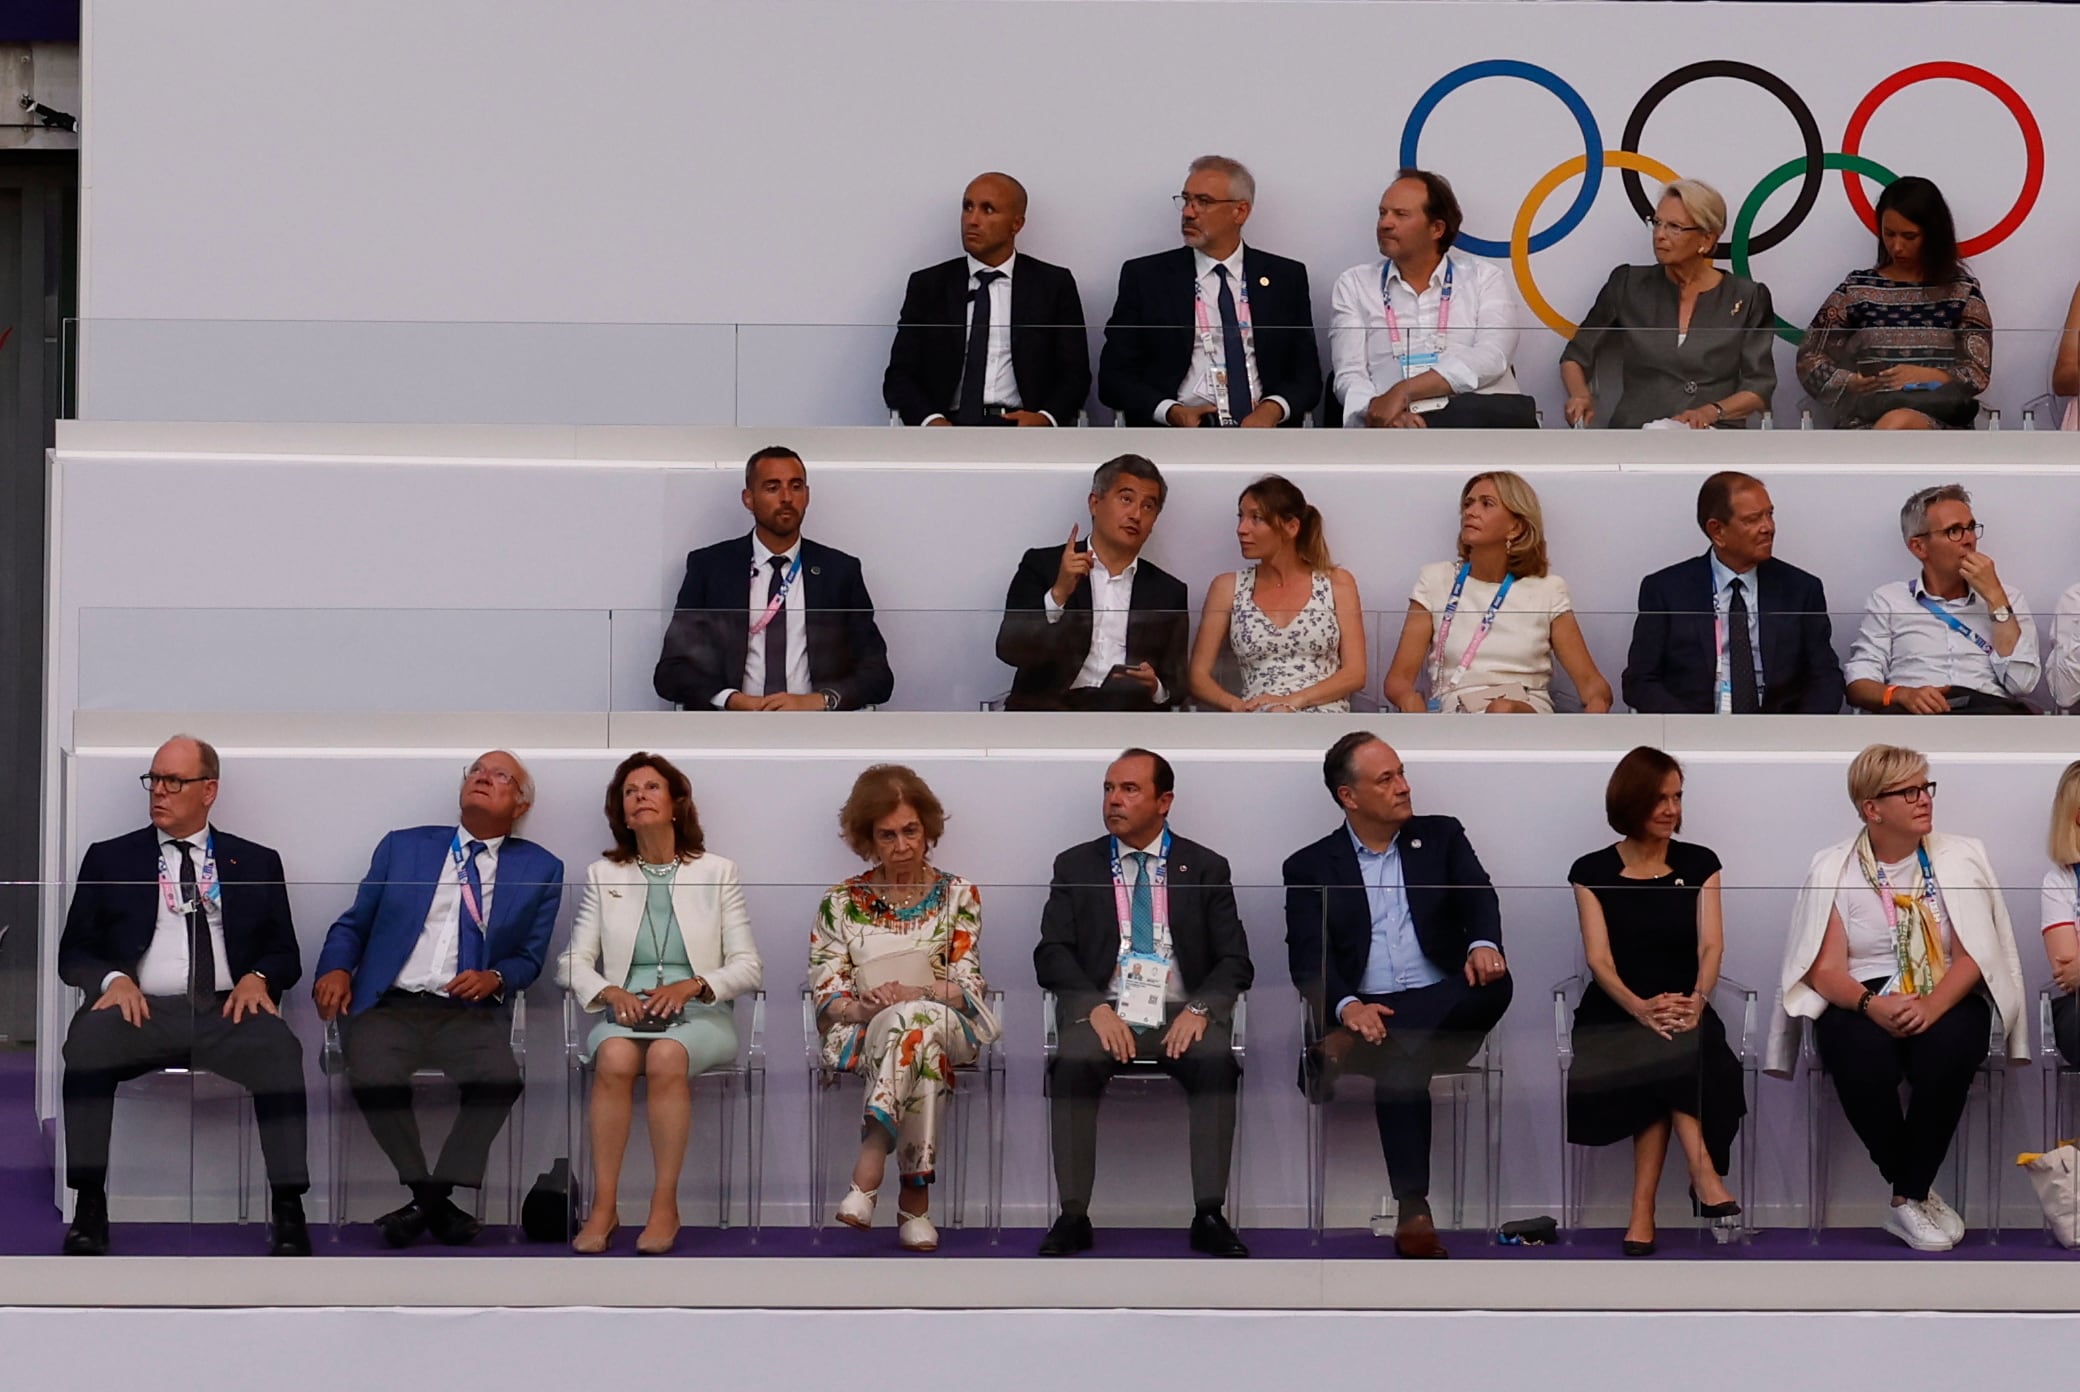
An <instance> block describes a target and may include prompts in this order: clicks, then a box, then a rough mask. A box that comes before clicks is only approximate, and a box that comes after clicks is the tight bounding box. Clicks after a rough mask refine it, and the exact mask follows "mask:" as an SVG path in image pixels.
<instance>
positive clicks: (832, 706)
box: [816, 690, 838, 711]
mask: <svg viewBox="0 0 2080 1392" xmlns="http://www.w3.org/2000/svg"><path fill="white" fill-rule="evenodd" d="M816 694H817V695H819V696H821V697H823V708H824V709H825V710H827V711H834V710H836V709H837V708H838V693H837V692H835V691H831V690H823V691H819V692H817V693H816Z"/></svg>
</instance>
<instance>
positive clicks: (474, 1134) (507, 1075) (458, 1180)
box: [343, 991, 521, 1189]
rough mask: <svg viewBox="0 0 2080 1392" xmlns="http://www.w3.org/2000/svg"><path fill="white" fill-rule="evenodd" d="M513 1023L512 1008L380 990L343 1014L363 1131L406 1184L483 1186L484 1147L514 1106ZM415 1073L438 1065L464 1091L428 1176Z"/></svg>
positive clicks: (516, 1076) (518, 1085)
mask: <svg viewBox="0 0 2080 1392" xmlns="http://www.w3.org/2000/svg"><path fill="white" fill-rule="evenodd" d="M512 1023H513V1016H512V1009H511V1007H510V1006H504V1005H497V1006H487V1005H472V1004H470V1003H469V1002H467V1001H457V1000H450V999H448V998H447V997H446V996H436V995H430V994H426V993H422V992H417V991H385V992H384V993H383V995H382V998H381V999H380V1000H378V1001H377V1002H376V1003H375V1004H374V1005H372V1006H370V1007H369V1008H368V1009H367V1010H364V1011H362V1012H361V1013H360V1014H359V1015H353V1016H349V1017H348V1019H347V1023H346V1030H345V1039H344V1041H343V1042H344V1044H345V1046H346V1054H347V1083H348V1085H349V1086H350V1087H351V1088H352V1089H353V1090H354V1101H355V1102H356V1103H357V1104H358V1105H359V1106H360V1108H361V1114H362V1116H364V1117H366V1118H368V1129H369V1132H370V1134H371V1135H373V1136H374V1137H375V1138H376V1144H377V1145H379V1146H381V1147H382V1148H383V1154H385V1155H387V1156H389V1157H390V1163H391V1164H392V1165H395V1166H396V1167H397V1177H398V1178H399V1179H400V1180H402V1181H403V1182H404V1183H405V1184H406V1185H408V1186H411V1187H414V1188H417V1187H420V1186H424V1185H427V1184H433V1185H441V1186H446V1187H448V1188H458V1187H459V1188H465V1189H475V1188H477V1187H479V1186H481V1185H482V1184H483V1183H484V1165H485V1161H486V1160H487V1159H488V1158H489V1156H490V1154H491V1143H492V1142H493V1141H494V1140H497V1139H498V1132H499V1128H500V1127H502V1126H504V1125H505V1124H506V1114H507V1113H508V1112H510V1111H512V1110H513V1104H514V1103H515V1102H517V1101H519V1100H520V1092H521V1082H520V1065H519V1064H518V1063H517V1062H515V1061H514V1058H513V1049H512V1043H511V1035H512ZM422 1068H438V1069H439V1070H440V1071H441V1072H442V1073H444V1074H446V1075H447V1077H448V1081H450V1082H452V1083H454V1084H455V1085H456V1086H457V1087H458V1088H459V1089H460V1091H461V1093H462V1103H461V1109H460V1111H459V1112H458V1113H457V1115H456V1117H455V1125H454V1128H453V1129H452V1130H450V1131H449V1132H448V1139H447V1141H446V1143H444V1144H443V1145H442V1146H441V1155H440V1161H439V1163H438V1164H436V1165H435V1166H434V1167H433V1168H432V1169H431V1170H429V1169H428V1168H427V1166H426V1151H425V1148H424V1147H423V1146H422V1145H421V1144H420V1142H419V1121H418V1118H417V1117H416V1116H414V1115H413V1113H412V1074H413V1073H415V1072H417V1071H418V1070H419V1069H422Z"/></svg>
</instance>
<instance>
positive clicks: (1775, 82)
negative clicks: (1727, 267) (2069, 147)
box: [1401, 58, 2044, 344]
mask: <svg viewBox="0 0 2080 1392" xmlns="http://www.w3.org/2000/svg"><path fill="white" fill-rule="evenodd" d="M1487 77H1514V78H1521V79H1522V80H1524V81H1526V82H1529V83H1531V84H1532V85H1533V86H1537V87H1543V88H1544V89H1545V90H1546V91H1548V92H1551V93H1552V94H1553V95H1554V96H1556V97H1558V98H1559V99H1560V102H1561V104H1562V105H1563V106H1565V107H1566V108H1567V111H1568V114H1569V115H1571V116H1572V117H1573V118H1574V123H1575V125H1576V126H1577V127H1578V128H1579V129H1580V131H1581V135H1582V153H1581V154H1579V155H1574V156H1572V157H1570V158H1568V159H1565V160H1562V161H1561V162H1560V163H1559V164H1557V165H1554V166H1553V168H1552V169H1550V170H1548V171H1547V172H1546V174H1545V175H1544V176H1543V177H1542V178H1540V179H1539V180H1538V181H1537V182H1536V183H1534V184H1533V185H1532V186H1531V190H1530V192H1529V193H1527V194H1526V195H1525V196H1524V202H1523V204H1522V206H1521V207H1519V208H1518V209H1517V217H1516V221H1515V223H1514V224H1513V225H1512V226H1511V228H1510V235H1509V240H1507V241H1497V240H1495V239H1493V238H1489V237H1477V236H1475V235H1473V234H1472V233H1470V232H1467V231H1464V230H1461V231H1460V233H1459V239H1458V245H1460V246H1463V247H1465V248H1466V249H1467V250H1468V251H1470V252H1473V253H1474V254H1475V255H1477V256H1487V257H1492V258H1494V259H1496V260H1500V259H1502V258H1504V257H1507V258H1508V259H1509V263H1510V267H1511V269H1512V270H1514V271H1515V273H1516V278H1517V287H1518V289H1519V290H1520V291H1521V292H1522V293H1523V296H1524V303H1525V304H1526V305H1527V306H1528V307H1529V308H1530V309H1531V311H1532V313H1534V314H1536V315H1537V316H1538V317H1539V319H1540V320H1541V321H1542V322H1543V323H1544V324H1545V325H1546V327H1548V328H1550V329H1552V330H1553V331H1554V332H1555V333H1558V334H1561V335H1563V336H1565V337H1573V335H1574V331H1575V327H1576V326H1575V324H1574V322H1573V321H1572V320H1570V319H1568V318H1566V317H1565V316H1564V315H1562V314H1561V313H1560V312H1559V311H1558V310H1556V309H1554V308H1553V307H1552V305H1551V304H1549V303H1547V301H1546V298H1545V296H1544V295H1542V294H1540V293H1539V289H1538V282H1537V281H1536V280H1534V279H1533V278H1532V274H1531V254H1532V253H1533V252H1536V251H1544V250H1545V249H1546V248H1547V247H1550V246H1552V245H1554V244H1555V243H1556V242H1558V241H1560V240H1561V239H1562V238H1563V237H1565V236H1567V235H1568V234H1569V233H1570V232H1572V231H1574V230H1575V228H1577V227H1579V226H1580V225H1581V223H1582V219H1584V218H1586V217H1587V216H1588V215H1589V209H1590V207H1591V205H1593V204H1594V203H1595V202H1596V196H1597V193H1598V191H1599V189H1600V187H1601V184H1602V179H1603V173H1604V170H1605V169H1607V168H1608V169H1616V170H1618V171H1619V173H1620V177H1621V178H1622V179H1623V181H1624V186H1625V197H1626V198H1627V199H1628V200H1629V201H1630V202H1631V204H1632V206H1633V208H1634V209H1635V210H1636V211H1637V212H1638V213H1639V215H1640V217H1642V218H1647V217H1651V216H1652V215H1653V212H1654V205H1653V203H1652V201H1651V200H1649V199H1648V197H1647V191H1646V189H1645V187H1644V186H1643V185H1642V184H1641V183H1640V176H1641V175H1642V174H1646V175H1651V176H1652V177H1653V178H1654V179H1656V180H1657V181H1659V182H1661V183H1664V184H1667V183H1672V182H1674V181H1675V179H1676V178H1677V177H1678V175H1677V174H1676V171H1675V170H1673V169H1671V168H1669V167H1668V166H1667V165H1665V164H1663V163H1661V162H1660V161H1659V160H1656V159H1652V158H1650V157H1649V156H1647V155H1644V154H1642V153H1640V148H1639V145H1640V136H1641V135H1642V134H1643V133H1644V132H1645V131H1646V126H1647V118H1648V117H1650V116H1652V115H1653V114H1654V110H1655V108H1656V107H1658V106H1660V105H1661V103H1662V102H1663V101H1665V100H1667V99H1668V97H1669V96H1670V95H1672V94H1673V93H1675V92H1676V91H1678V90H1679V89H1681V88H1683V87H1687V86H1689V85H1690V84H1691V83H1693V82H1701V81H1703V80H1704V79H1706V78H1708V77H1730V78H1733V79H1734V80H1736V81H1739V82H1747V83H1751V84H1753V85H1754V86H1757V87H1760V88H1761V89H1762V90H1763V91H1765V92H1767V93H1769V94H1770V95H1771V96H1773V97H1775V98H1776V99H1777V100H1778V101H1779V102H1781V103H1783V106H1784V109H1785V110H1786V111H1788V112H1790V113H1791V119H1792V120H1793V121H1794V122H1795V123H1797V126H1798V132H1799V136H1800V139H1801V141H1802V142H1803V144H1804V145H1805V152H1804V153H1803V154H1800V155H1797V156H1795V157H1793V158H1791V159H1788V160H1786V161H1785V162H1784V163H1782V164H1780V165H1778V166H1777V167H1776V168H1775V169H1772V170H1771V171H1770V172H1769V173H1767V174H1765V175H1763V176H1762V179H1761V180H1760V182H1758V183H1757V184H1756V185H1755V187H1754V188H1753V189H1752V190H1751V191H1750V192H1749V194H1748V196H1747V198H1746V199H1745V200H1743V202H1742V203H1741V205H1740V211H1739V212H1738V213H1737V214H1736V215H1735V217H1734V219H1733V225H1732V226H1731V228H1729V229H1728V230H1729V232H1730V234H1731V235H1730V236H1729V237H1728V238H1727V240H1725V241H1723V242H1721V243H1719V245H1718V246H1716V247H1714V248H1713V249H1712V255H1713V256H1714V257H1715V258H1723V259H1726V260H1728V261H1730V262H1731V263H1732V265H1733V270H1734V273H1735V274H1736V275H1741V276H1747V275H1748V274H1749V264H1750V258H1751V257H1752V256H1753V255H1754V254H1755V253H1757V252H1764V251H1768V250H1769V249H1770V248H1772V247H1774V246H1777V245H1779V244H1780V243H1782V242H1783V241H1784V240H1785V239H1786V238H1787V237H1789V236H1790V235H1791V234H1792V233H1793V232H1796V231H1797V230H1798V228H1799V226H1800V225H1801V224H1802V223H1804V222H1805V220H1806V217H1807V215H1809V214H1810V213H1811V212H1812V211H1813V205H1814V204H1815V203H1817V202H1818V201H1819V198H1820V187H1821V185H1822V183H1824V182H1825V179H1826V172H1825V171H1827V170H1836V171H1839V172H1840V173H1841V176H1842V188H1843V191H1844V192H1845V193H1846V194H1847V196H1848V199H1849V206H1850V207H1851V208H1852V209H1854V210H1855V212H1856V216H1857V217H1858V218H1859V219H1861V220H1862V222H1863V225H1864V226H1865V227H1867V228H1869V229H1870V230H1871V233H1872V235H1874V236H1875V235H1876V234H1877V230H1878V217H1877V212H1876V210H1875V209H1873V208H1872V206H1871V202H1870V198H1869V197H1868V195H1866V194H1865V192H1864V189H1863V185H1862V183H1861V182H1860V180H1861V179H1869V180H1871V181H1873V182H1874V183H1876V184H1878V185H1879V186H1881V187H1882V186H1884V185H1886V184H1889V183H1891V182H1892V181H1893V180H1894V179H1895V178H1897V177H1898V176H1897V175H1896V174H1894V173H1893V172H1892V170H1890V169H1888V168H1886V167H1885V166H1884V165H1882V164H1880V163H1878V162H1877V161H1876V160H1873V159H1870V158H1868V157H1866V156H1865V155H1864V154H1863V152H1862V146H1863V133H1864V130H1865V129H1866V128H1867V127H1868V126H1869V125H1870V121H1871V117H1872V116H1873V115H1875V114H1876V113H1877V110H1878V108H1879V107H1880V106H1882V105H1884V104H1885V102H1886V101H1888V100H1890V99H1891V98H1892V97H1893V96H1894V95H1895V94H1896V93H1898V92H1900V91H1901V90H1903V89H1904V88H1907V87H1911V86H1913V85H1914V84H1915V83H1918V82H1933V81H1936V80H1939V79H1950V80H1953V81H1957V82H1965V83H1969V84H1971V85H1972V86H1974V87H1977V88H1979V89H1981V90H1982V91H1984V92H1986V93H1988V94H1989V95H1991V96H1992V97H1993V98H1994V99H1995V100H1996V101H1998V102H2000V104H2001V105H2002V106H2004V107H2006V108H2007V109H2008V113H2009V114H2010V115H2011V116H2013V117H2014V118H2015V124H2016V125H2017V127H2019V128H2020V129H2021V131H2022V143H2023V149H2024V151H2025V153H2026V156H2027V163H2026V166H2025V170H2024V174H2023V179H2022V191H2021V192H2020V193H2019V194H2017V195H2016V198H2015V202H2014V204H2013V205H2012V206H2011V207H2010V208H2009V209H2008V211H2007V213H2006V214H2005V215H2004V216H2003V217H2002V218H2001V220H2000V221H1999V222H1996V223H1995V224H1994V225H1993V226H1991V227H1989V228H1987V229H1986V230H1985V231H1984V232H1981V233H1979V234H1978V235H1977V236H1974V237H1967V238H1963V239H1961V240H1960V241H1959V242H1958V246H1957V250H1958V253H1959V254H1960V255H1962V256H1976V255H1978V254H1979V253H1980V252H1983V251H1989V250H1991V249H1992V248H1994V247H1997V246H1999V245H2000V244H2001V243H2002V242H2004V241H2006V240H2007V239H2008V238H2009V237H2010V236H2011V235H2013V234H2014V231H2015V229H2016V228H2018V227H2020V226H2021V225H2022V222H2023V219H2025V218H2027V217H2028V216H2029V213H2030V210H2031V209H2032V208H2033V207H2035V206H2036V202H2037V195H2038V194H2039V193H2040V192H2041V191H2042V190H2043V187H2044V133H2043V132H2042V131H2041V130H2039V129H2038V128H2037V118H2036V116H2035V115H2034V114H2033V113H2032V112H2031V111H2030V109H2029V106H2028V104H2027V103H2025V102H2024V101H2023V100H2022V98H2021V96H2019V95H2018V94H2017V93H2016V91H2015V89H2014V88H2013V87H2010V86H2009V85H2008V84H2007V83H2005V82H2003V81H2002V80H2001V79H2000V78H1998V77H1995V76H1994V75H1993V74H1992V73H1990V72H1988V71H1986V70H1985V69H1984V68H1975V67H1973V66H1971V65H1970V64H1968V63H1948V62H1936V63H1917V64H1915V65H1914V66H1912V67H1908V68H1902V69H1900V70H1899V71H1898V72H1896V73H1894V74H1893V75H1892V76H1890V77H1888V78H1886V79H1885V80H1884V81H1883V82H1880V83H1879V84H1878V85H1877V86H1875V87H1873V88H1871V90H1870V91H1869V92H1867V93H1865V94H1864V97H1863V100H1862V101H1859V102H1858V103H1857V104H1856V109H1855V111H1854V112H1852V113H1851V114H1850V117H1849V124H1848V126H1847V127H1846V128H1845V129H1844V130H1843V132H1842V148H1841V149H1840V150H1838V151H1833V152H1829V151H1826V150H1824V149H1823V148H1822V145H1821V139H1820V127H1819V124H1818V123H1817V122H1816V121H1815V120H1814V119H1813V112H1812V108H1810V107H1808V106H1807V105H1806V103H1805V99H1804V98H1802V97H1800V96H1799V94H1798V93H1797V92H1796V91H1795V90H1793V89H1792V87H1791V84H1789V83H1788V82H1786V81H1784V79H1783V78H1781V77H1778V76H1777V75H1776V74H1775V73H1772V72H1768V71H1766V70H1764V69H1762V68H1758V67H1756V66H1755V65H1754V64H1752V63H1741V62H1736V61H1734V60H1732V59H1726V58H1714V59H1708V60H1706V61H1704V62H1701V63H1691V64H1689V65H1687V66H1685V67H1680V68H1677V69H1676V70H1675V71H1673V72H1671V73H1669V74H1668V75H1667V76H1665V77H1663V78H1662V79H1661V80H1660V81H1658V82H1656V83H1655V84H1654V85H1653V86H1651V87H1649V88H1648V89H1647V90H1646V92H1645V93H1644V94H1643V95H1642V96H1641V97H1640V99H1639V102H1638V104H1637V105H1635V106H1634V107H1633V108H1632V114H1631V115H1630V116H1627V117H1626V118H1625V131H1624V135H1623V137H1622V138H1621V139H1620V140H1619V142H1618V148H1617V149H1615V150H1606V149H1604V148H1603V136H1602V133H1601V132H1600V131H1599V130H1598V129H1597V125H1596V115H1595V113H1594V112H1592V111H1590V110H1589V104H1588V103H1587V102H1585V101H1584V100H1582V95H1581V93H1579V92H1577V91H1575V89H1574V88H1573V87H1572V86H1570V85H1569V84H1568V83H1567V82H1566V81H1564V80H1563V79H1562V78H1561V77H1560V76H1559V75H1558V74H1556V73H1554V72H1552V71H1551V70H1550V69H1547V68H1542V67H1539V66H1538V65H1537V64H1535V63H1525V62H1519V61H1518V60H1516V59H1511V58H1493V59H1488V60H1486V61H1484V62H1479V63H1468V64H1467V65H1466V66H1465V67H1462V68H1455V69H1453V70H1452V71H1451V72H1448V73H1446V74H1445V75H1444V76H1443V77H1441V78H1439V79H1438V80H1437V81H1436V82H1434V83H1432V84H1431V85H1430V88H1429V90H1428V91H1426V92H1424V93H1423V95H1422V96H1421V97H1420V98H1418V99H1417V101H1416V104H1415V106H1414V108H1413V109H1411V110H1410V111H1409V113H1408V120H1407V122H1406V123H1405V124H1404V125H1403V126H1402V128H1401V163H1402V164H1403V165H1405V166H1407V167H1409V168H1420V167H1421V164H1422V161H1421V160H1420V159H1418V158H1417V148H1418V146H1419V145H1420V143H1421V141H1422V138H1423V126H1424V125H1425V123H1427V122H1428V121H1429V119H1430V115H1431V113H1432V112H1434V111H1435V110H1436V109H1437V105H1438V103H1439V102H1442V101H1443V100H1444V99H1445V98H1446V97H1448V96H1450V95H1451V94H1452V93H1453V92H1456V91H1458V90H1459V89H1460V88H1461V87H1464V86H1466V85H1467V84H1468V83H1471V82H1478V81H1480V80H1481V79H1482V78H1487ZM1577 177H1579V178H1580V179H1581V181H1582V186H1581V189H1580V191H1579V192H1577V193H1576V194H1575V197H1574V202H1573V203H1571V204H1569V205H1568V207H1567V211H1565V212H1564V213H1562V214H1561V215H1560V216H1559V217H1558V218H1556V219H1555V220H1554V221H1553V223H1552V224H1551V225H1550V226H1548V227H1546V228H1544V229H1543V230H1540V231H1534V230H1532V224H1533V223H1534V222H1535V221H1537V219H1538V215H1539V212H1540V210H1542V209H1543V208H1544V207H1545V204H1546V200H1547V199H1548V198H1550V197H1552V195H1553V191H1554V190H1555V189H1557V188H1559V187H1560V185H1562V184H1564V183H1566V182H1567V181H1568V180H1569V179H1573V178H1577ZM1793 179H1797V180H1798V181H1799V185H1798V193H1797V195H1796V196H1795V197H1794V198H1793V199H1792V201H1791V207H1790V208H1789V209H1787V210H1786V211H1785V213H1784V216H1783V217H1781V218H1779V219H1778V220H1777V222H1776V223H1775V225H1773V226H1771V227H1768V228H1765V229H1763V230H1762V231H1760V232H1757V231H1756V230H1755V221H1756V219H1757V218H1758V217H1759V216H1760V215H1761V212H1762V206H1763V204H1764V203H1766V202H1767V201H1768V200H1769V197H1770V195H1771V194H1773V193H1775V192H1776V191H1777V190H1778V189H1780V188H1782V187H1783V186H1784V185H1785V184H1788V183H1790V182H1791V181H1792V180H1793ZM1776 323H1777V336H1778V337H1780V338H1782V339H1784V340H1785V341H1787V342H1789V343H1794V344H1795V343H1797V342H1798V341H1799V339H1800V338H1802V337H1803V336H1804V335H1803V334H1802V332H1801V331H1800V330H1799V329H1797V328H1795V327H1794V326H1792V325H1791V324H1788V323H1786V322H1785V321H1784V320H1783V319H1781V318H1779V319H1778V320H1777V321H1776Z"/></svg>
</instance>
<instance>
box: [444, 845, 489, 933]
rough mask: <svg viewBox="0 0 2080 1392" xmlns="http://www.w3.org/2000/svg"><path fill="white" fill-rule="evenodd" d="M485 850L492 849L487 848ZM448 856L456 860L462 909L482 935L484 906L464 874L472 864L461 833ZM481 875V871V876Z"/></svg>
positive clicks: (456, 873) (457, 881) (456, 879)
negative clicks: (463, 846) (464, 848)
mask: <svg viewBox="0 0 2080 1392" xmlns="http://www.w3.org/2000/svg"><path fill="white" fill-rule="evenodd" d="M484 849H485V850H489V849H491V848H490V847H489V846H486V847H485V848H484ZM448 854H449V855H450V856H452V857H454V860H455V884H456V887H457V888H459V889H461V891H462V907H463V909H464V910H465V911H466V912H467V913H468V914H469V921H470V922H471V923H473V924H475V925H476V929H477V931H478V932H479V933H481V932H483V931H484V906H483V905H482V904H480V903H478V902H477V892H476V891H475V890H473V889H471V888H470V887H469V876H467V875H465V874H463V873H462V872H463V870H464V869H466V868H467V867H468V865H469V863H470V855H469V853H468V852H467V851H465V850H463V848H462V833H461V832H460V831H458V832H456V833H455V839H454V841H453V842H451V843H450V844H449V846H448ZM481 873H482V872H481V871H480V872H479V874H480V875H481Z"/></svg>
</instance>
